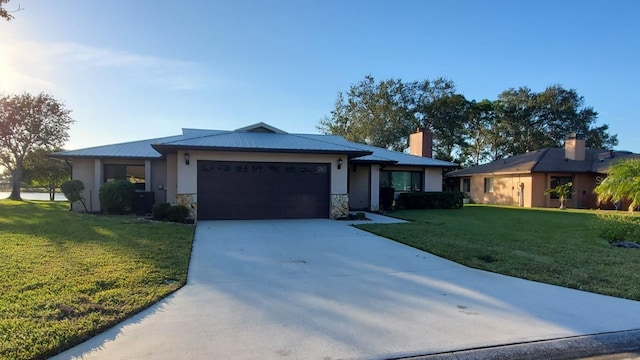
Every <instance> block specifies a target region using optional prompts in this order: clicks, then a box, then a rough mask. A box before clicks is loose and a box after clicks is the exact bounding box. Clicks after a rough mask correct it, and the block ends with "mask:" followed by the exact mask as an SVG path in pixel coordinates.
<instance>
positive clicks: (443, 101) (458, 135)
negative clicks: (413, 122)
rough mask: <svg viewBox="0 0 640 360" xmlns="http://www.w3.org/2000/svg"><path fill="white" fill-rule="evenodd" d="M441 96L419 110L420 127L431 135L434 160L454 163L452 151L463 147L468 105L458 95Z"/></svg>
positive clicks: (465, 100)
mask: <svg viewBox="0 0 640 360" xmlns="http://www.w3.org/2000/svg"><path fill="white" fill-rule="evenodd" d="M453 90H454V89H453V88H452V89H451V93H446V94H441V95H440V96H438V97H436V98H434V99H432V100H431V101H429V102H427V103H426V104H423V106H421V107H420V108H419V113H420V114H421V115H422V117H423V124H422V127H424V128H428V129H430V131H431V132H432V133H433V139H434V142H433V150H434V153H435V156H434V157H435V158H437V159H440V160H445V161H454V159H455V154H454V151H455V150H458V149H461V148H463V147H464V144H465V142H464V127H465V123H466V120H467V116H468V111H469V106H470V103H469V101H467V99H465V97H464V96H462V95H460V94H456V93H453Z"/></svg>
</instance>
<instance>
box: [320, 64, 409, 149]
mask: <svg viewBox="0 0 640 360" xmlns="http://www.w3.org/2000/svg"><path fill="white" fill-rule="evenodd" d="M413 102H414V98H413V94H412V88H411V87H410V86H407V85H406V84H404V83H403V82H402V81H401V80H400V79H389V80H384V81H380V82H377V83H376V81H375V79H374V78H373V77H372V76H370V75H369V76H366V77H365V78H364V79H363V80H362V81H361V82H359V83H357V84H355V85H351V87H350V88H349V91H348V92H347V93H346V94H344V93H342V92H339V93H338V97H337V99H336V102H335V107H334V109H333V110H332V111H331V116H330V117H326V118H325V119H323V120H322V121H320V124H319V125H318V129H319V130H320V131H321V132H322V133H325V134H334V135H340V136H342V137H344V138H345V139H347V140H349V141H353V142H358V143H363V144H368V145H373V146H378V147H382V148H389V149H394V150H404V149H406V147H407V138H408V136H409V133H410V132H411V131H412V129H413V130H415V127H416V121H415V118H414V111H413V108H414V107H415V106H414V104H413Z"/></svg>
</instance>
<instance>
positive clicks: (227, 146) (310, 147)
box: [153, 131, 370, 156]
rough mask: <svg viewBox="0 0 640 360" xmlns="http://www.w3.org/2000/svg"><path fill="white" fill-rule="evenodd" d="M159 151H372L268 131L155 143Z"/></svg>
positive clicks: (225, 133)
mask: <svg viewBox="0 0 640 360" xmlns="http://www.w3.org/2000/svg"><path fill="white" fill-rule="evenodd" d="M153 147H154V148H155V149H156V150H158V151H159V152H172V151H175V150H177V149H202V150H218V151H225V150H229V151H265V152H305V153H340V154H351V155H354V156H362V155H367V154H369V153H370V152H369V151H366V150H362V149H359V148H357V147H354V146H349V145H348V144H335V143H330V142H325V141H319V140H316V139H310V138H305V137H302V136H299V135H294V134H286V133H284V134H282V133H265V132H236V131H227V132H220V133H215V134H210V135H204V136H197V137H183V138H181V139H176V140H174V141H166V142H162V143H157V144H153Z"/></svg>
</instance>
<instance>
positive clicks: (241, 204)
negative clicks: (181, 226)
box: [198, 161, 330, 220]
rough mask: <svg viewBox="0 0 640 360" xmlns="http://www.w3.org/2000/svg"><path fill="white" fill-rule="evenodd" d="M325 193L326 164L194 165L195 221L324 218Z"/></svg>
mask: <svg viewBox="0 0 640 360" xmlns="http://www.w3.org/2000/svg"><path fill="white" fill-rule="evenodd" d="M329 189H330V167H329V164H320V163H256V162H224V161H198V218H199V219H201V220H205V219H292V218H326V217H328V216H329V193H330V192H329Z"/></svg>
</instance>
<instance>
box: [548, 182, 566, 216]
mask: <svg viewBox="0 0 640 360" xmlns="http://www.w3.org/2000/svg"><path fill="white" fill-rule="evenodd" d="M572 186H573V183H572V182H571V181H569V182H567V183H564V184H559V185H557V186H556V187H553V188H551V189H547V190H545V191H544V194H545V195H549V194H556V195H558V199H559V200H560V210H565V209H566V208H567V207H566V206H564V203H565V201H566V200H567V198H568V197H569V195H571V187H572Z"/></svg>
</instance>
